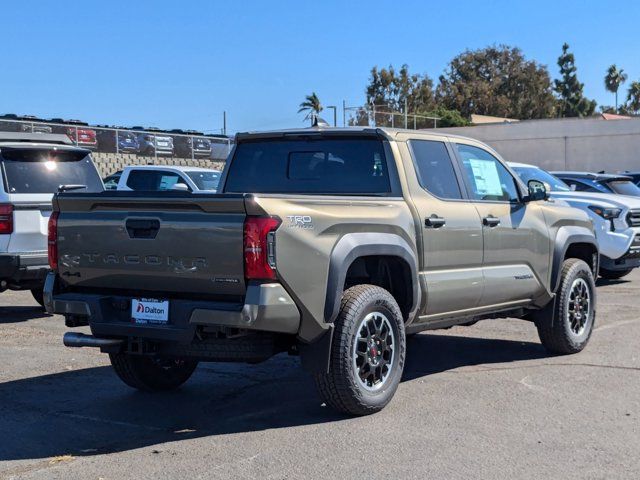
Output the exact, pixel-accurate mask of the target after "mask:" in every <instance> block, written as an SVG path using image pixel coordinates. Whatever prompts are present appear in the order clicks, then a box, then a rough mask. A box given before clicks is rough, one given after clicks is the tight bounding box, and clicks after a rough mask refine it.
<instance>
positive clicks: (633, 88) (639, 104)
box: [627, 81, 640, 114]
mask: <svg viewBox="0 0 640 480" xmlns="http://www.w3.org/2000/svg"><path fill="white" fill-rule="evenodd" d="M627 107H628V109H629V110H630V111H631V112H633V113H636V114H637V113H639V112H640V82H638V81H635V82H631V85H629V91H628V93H627Z"/></svg>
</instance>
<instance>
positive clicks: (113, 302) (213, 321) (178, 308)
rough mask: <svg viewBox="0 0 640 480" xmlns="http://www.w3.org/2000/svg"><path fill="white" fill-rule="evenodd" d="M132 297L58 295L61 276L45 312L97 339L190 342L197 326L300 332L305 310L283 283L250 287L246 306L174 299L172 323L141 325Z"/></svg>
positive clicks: (50, 289) (49, 286)
mask: <svg viewBox="0 0 640 480" xmlns="http://www.w3.org/2000/svg"><path fill="white" fill-rule="evenodd" d="M131 299H132V297H125V296H117V295H100V294H85V293H56V275H55V274H54V273H51V274H50V275H48V276H47V281H46V283H45V287H44V302H45V308H46V309H47V311H48V312H49V313H58V314H62V315H67V316H72V317H76V318H83V319H85V320H86V321H87V322H88V323H89V326H90V327H91V332H92V333H93V335H95V336H96V337H102V338H107V337H108V338H114V337H116V338H117V337H136V338H142V339H149V340H156V341H175V342H180V343H189V342H191V341H192V340H193V338H194V335H195V331H196V328H197V327H198V326H209V327H229V328H238V329H245V330H254V331H263V332H273V333H285V334H292V335H293V334H296V333H298V329H299V327H300V312H299V310H298V308H297V307H296V305H295V303H294V302H293V300H292V299H291V297H290V296H289V294H288V293H287V292H286V290H285V289H284V288H283V287H282V285H280V284H279V283H263V284H258V283H256V284H250V285H249V286H248V288H247V293H246V296H245V303H244V305H239V304H229V303H223V302H211V301H203V300H185V299H171V298H169V299H168V300H169V302H170V305H169V322H168V323H167V324H165V325H155V324H143V325H141V324H136V323H133V322H132V320H131Z"/></svg>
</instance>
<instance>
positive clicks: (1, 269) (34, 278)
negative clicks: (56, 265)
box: [0, 252, 49, 288]
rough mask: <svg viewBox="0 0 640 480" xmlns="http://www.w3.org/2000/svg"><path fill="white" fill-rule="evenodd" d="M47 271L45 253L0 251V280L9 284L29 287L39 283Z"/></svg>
mask: <svg viewBox="0 0 640 480" xmlns="http://www.w3.org/2000/svg"><path fill="white" fill-rule="evenodd" d="M48 272H49V261H48V259H47V254H46V253H40V252H36V253H10V254H8V253H2V254H0V280H4V281H6V282H8V283H9V284H10V285H11V284H13V285H16V286H20V285H24V286H25V287H29V288H31V287H32V286H35V285H40V284H42V283H43V282H44V279H45V277H46V275H47V273H48Z"/></svg>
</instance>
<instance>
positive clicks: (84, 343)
mask: <svg viewBox="0 0 640 480" xmlns="http://www.w3.org/2000/svg"><path fill="white" fill-rule="evenodd" d="M62 343H63V344H64V346H65V347H72V348H79V347H97V348H104V347H117V346H120V345H122V344H123V343H124V340H122V339H117V338H96V337H94V336H93V335H85V334H84V333H75V332H67V333H65V334H64V336H63V337H62Z"/></svg>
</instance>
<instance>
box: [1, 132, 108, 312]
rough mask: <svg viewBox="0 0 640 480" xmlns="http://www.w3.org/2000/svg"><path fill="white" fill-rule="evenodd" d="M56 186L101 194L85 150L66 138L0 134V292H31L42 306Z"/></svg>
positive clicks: (96, 175) (98, 181) (97, 176)
mask: <svg viewBox="0 0 640 480" xmlns="http://www.w3.org/2000/svg"><path fill="white" fill-rule="evenodd" d="M61 185H66V186H68V187H67V188H77V189H82V190H85V191H89V192H97V191H98V192H99V191H102V190H103V189H104V187H103V185H102V180H101V179H100V175H99V174H98V171H97V170H96V167H95V165H94V164H93V161H92V160H91V156H90V154H89V151H88V150H85V149H82V148H77V147H74V146H73V145H71V141H70V140H69V138H68V137H67V136H66V135H50V134H29V133H24V134H23V133H0V292H3V291H5V290H7V289H10V290H31V292H32V293H33V296H34V298H35V299H36V300H37V301H38V303H40V304H42V287H43V284H44V278H45V276H46V274H47V272H48V270H49V265H48V261H47V224H48V221H49V216H50V215H51V211H52V207H51V198H52V196H53V194H54V193H55V192H56V191H58V189H59V187H60V186H61Z"/></svg>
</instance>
